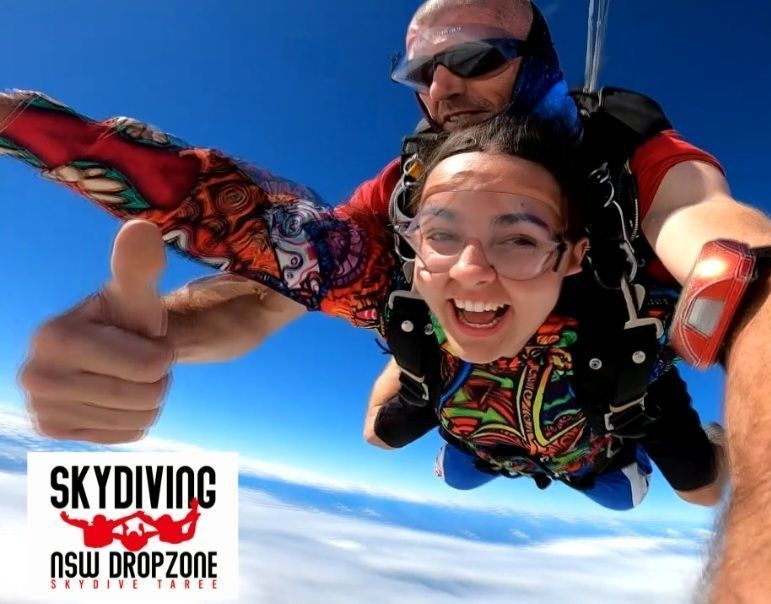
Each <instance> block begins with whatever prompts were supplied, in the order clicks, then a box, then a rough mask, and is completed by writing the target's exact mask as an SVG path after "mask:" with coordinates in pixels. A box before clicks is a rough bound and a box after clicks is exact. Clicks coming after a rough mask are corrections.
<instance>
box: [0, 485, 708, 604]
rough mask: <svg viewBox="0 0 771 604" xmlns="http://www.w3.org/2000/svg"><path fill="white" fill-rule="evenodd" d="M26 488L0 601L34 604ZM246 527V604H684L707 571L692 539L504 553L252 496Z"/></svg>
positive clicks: (6, 495) (13, 503)
mask: <svg viewBox="0 0 771 604" xmlns="http://www.w3.org/2000/svg"><path fill="white" fill-rule="evenodd" d="M24 490H25V477H24V475H19V474H12V473H0V492H2V493H3V497H2V500H0V534H2V535H3V547H2V548H0V585H2V595H0V602H2V603H7V604H26V603H30V604H31V602H32V601H31V600H29V599H28V598H27V597H26V595H25V594H26V589H25V587H24V583H23V579H22V576H23V573H24V556H23V555H22V552H23V551H24V547H25V543H26V539H25V530H24V523H25V520H24V518H25V504H24V500H25V495H24ZM239 522H240V531H239V532H240V569H239V571H240V573H239V574H240V588H241V597H240V601H241V602H248V603H250V604H252V603H255V604H259V603H262V602H265V603H266V604H281V603H296V602H310V601H312V602H317V603H319V604H324V603H326V602H362V601H367V602H372V603H373V604H377V603H381V602H382V603H391V602H400V603H402V602H404V603H410V602H428V603H432V604H433V603H445V602H446V603H452V602H457V603H460V602H471V601H474V602H477V601H479V602H482V601H484V602H489V603H490V604H497V603H499V602H500V603H501V604H503V603H504V602H505V603H506V604H510V603H511V602H513V601H516V602H518V604H541V603H548V604H551V603H554V602H571V603H572V604H583V603H586V604H588V603H590V602H591V603H592V604H594V603H595V602H598V601H599V602H614V604H627V603H628V604H643V603H645V604H648V603H649V602H650V601H656V602H657V603H661V604H666V603H670V602H671V603H681V602H684V601H687V597H688V594H689V592H690V591H691V589H692V588H693V586H694V585H695V584H696V582H697V579H698V577H699V572H700V568H701V566H702V560H701V559H700V557H699V555H698V554H697V549H696V547H695V545H694V543H693V541H689V540H683V539H674V538H664V539H656V538H639V537H607V538H593V539H584V538H582V539H559V540H556V541H552V542H550V543H546V544H536V545H532V544H528V545H519V546H517V545H500V544H492V543H487V542H484V541H479V540H469V539H461V538H454V537H448V536H442V535H437V534H432V533H426V532H421V531H416V530H411V529H406V528H402V527H398V526H392V525H386V524H382V523H379V522H376V521H372V520H368V519H352V518H350V517H346V516H340V515H337V514H331V513H323V512H318V511H314V510H311V509H306V508H301V507H299V506H295V505H287V504H286V503H285V502H283V501H281V500H279V499H276V498H274V497H272V496H270V495H267V494H265V493H261V492H256V491H251V490H244V489H242V490H241V492H240V504H239ZM189 601H191V602H193V601H195V600H194V599H192V598H191V599H190V600H189ZM143 604H146V603H145V602H144V601H143Z"/></svg>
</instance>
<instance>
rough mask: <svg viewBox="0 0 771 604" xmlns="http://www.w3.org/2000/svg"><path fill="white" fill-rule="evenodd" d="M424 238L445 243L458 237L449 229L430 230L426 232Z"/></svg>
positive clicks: (456, 239)
mask: <svg viewBox="0 0 771 604" xmlns="http://www.w3.org/2000/svg"><path fill="white" fill-rule="evenodd" d="M426 239H428V240H429V241H436V242H437V243H447V242H455V241H459V240H460V237H458V235H457V234H456V233H451V232H449V231H430V232H429V233H426Z"/></svg>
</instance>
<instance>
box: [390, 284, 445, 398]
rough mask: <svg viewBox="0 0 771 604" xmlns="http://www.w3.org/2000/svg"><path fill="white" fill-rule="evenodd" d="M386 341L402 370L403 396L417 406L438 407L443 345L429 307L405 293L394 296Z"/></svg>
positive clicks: (394, 294)
mask: <svg viewBox="0 0 771 604" xmlns="http://www.w3.org/2000/svg"><path fill="white" fill-rule="evenodd" d="M385 338H386V341H387V342H388V348H389V350H390V352H391V354H393V356H394V360H395V361H396V364H397V365H399V369H400V370H401V371H400V375H399V381H400V383H401V388H400V389H399V396H400V397H402V398H403V399H404V400H405V401H406V402H408V403H411V404H413V405H419V406H425V405H431V406H434V407H436V406H437V405H438V403H439V396H440V394H441V374H440V365H441V355H440V351H439V343H438V342H437V340H436V335H434V326H433V324H432V322H431V315H430V313H429V310H428V306H427V305H426V303H425V302H424V301H423V300H422V299H421V298H420V297H419V296H418V295H417V294H415V293H413V292H410V291H405V290H397V291H394V292H392V293H391V295H390V296H389V298H388V307H387V309H386V320H385Z"/></svg>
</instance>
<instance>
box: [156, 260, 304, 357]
mask: <svg viewBox="0 0 771 604" xmlns="http://www.w3.org/2000/svg"><path fill="white" fill-rule="evenodd" d="M164 303H165V305H166V308H167V310H168V313H169V314H168V334H167V337H168V339H169V341H170V343H171V345H172V347H173V348H174V351H175V358H176V360H177V361H179V362H182V363H208V362H213V361H226V360H230V359H235V358H237V357H239V356H241V355H243V354H246V353H247V352H249V351H250V350H252V349H254V348H256V347H258V346H259V345H260V344H261V343H262V342H263V341H264V340H265V338H267V337H268V336H270V335H271V334H273V333H275V332H276V331H279V330H281V329H282V328H283V327H284V326H286V325H287V324H289V323H290V322H291V321H293V320H294V319H296V318H298V317H300V316H301V315H303V314H304V313H305V308H304V307H303V306H302V305H301V304H298V303H297V302H294V301H292V300H290V299H289V298H287V297H286V296H283V295H281V294H278V293H277V292H275V291H273V290H272V289H270V288H268V287H266V286H264V285H260V284H259V283H256V282H254V281H251V280H249V279H243V278H241V277H236V276H234V275H215V276H213V277H207V278H205V279H199V280H196V281H192V282H191V283H188V284H187V285H185V286H184V287H182V288H181V289H178V290H176V291H175V292H173V293H171V294H169V295H167V296H165V297H164Z"/></svg>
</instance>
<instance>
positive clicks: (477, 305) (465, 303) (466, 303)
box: [452, 300, 507, 312]
mask: <svg viewBox="0 0 771 604" xmlns="http://www.w3.org/2000/svg"><path fill="white" fill-rule="evenodd" d="M452 303H453V304H455V308H457V309H459V310H468V311H471V312H482V311H485V310H498V309H500V308H503V307H504V306H507V305H506V304H494V303H493V302H471V301H470V300H453V301H452Z"/></svg>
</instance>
